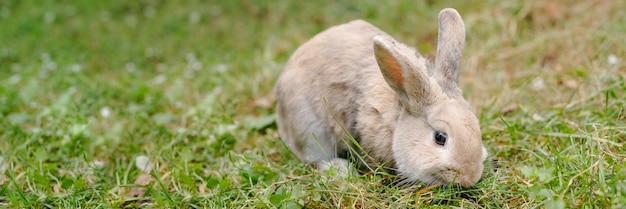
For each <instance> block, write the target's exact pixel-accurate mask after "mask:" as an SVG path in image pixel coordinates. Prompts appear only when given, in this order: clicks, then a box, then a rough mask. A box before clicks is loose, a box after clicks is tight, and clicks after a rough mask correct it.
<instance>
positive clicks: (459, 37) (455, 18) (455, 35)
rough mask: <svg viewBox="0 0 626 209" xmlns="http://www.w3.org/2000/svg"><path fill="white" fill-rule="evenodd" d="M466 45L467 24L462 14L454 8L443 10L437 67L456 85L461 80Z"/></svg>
mask: <svg viewBox="0 0 626 209" xmlns="http://www.w3.org/2000/svg"><path fill="white" fill-rule="evenodd" d="M464 47H465V24H463V19H461V15H459V13H458V12H457V11H456V10H455V9H452V8H447V9H443V10H441V12H440V13H439V37H438V41H437V57H436V58H435V68H436V69H437V70H438V71H439V72H440V73H441V74H442V75H443V77H445V78H446V80H448V82H450V83H452V84H454V85H457V83H458V81H459V68H460V64H461V55H462V54H463V48H464Z"/></svg>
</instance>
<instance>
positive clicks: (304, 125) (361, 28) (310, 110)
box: [275, 20, 397, 162]
mask: <svg viewBox="0 0 626 209" xmlns="http://www.w3.org/2000/svg"><path fill="white" fill-rule="evenodd" d="M376 35H386V33H384V32H383V31H381V30H379V29H378V28H376V27H374V26H373V25H371V24H369V23H367V22H365V21H362V20H355V21H351V22H348V23H346V24H342V25H338V26H334V27H331V28H329V29H327V30H325V31H323V32H321V33H319V34H318V35H316V36H315V37H313V38H312V39H310V40H309V41H307V42H306V43H304V44H303V45H302V46H300V47H299V48H298V49H297V50H296V51H295V52H294V54H293V55H292V57H291V58H290V59H289V61H288V62H287V64H286V66H285V68H284V70H283V73H282V74H281V76H280V77H279V79H278V81H277V84H276V86H275V93H276V95H277V116H278V117H277V120H278V129H279V130H278V131H279V133H280V136H281V138H282V140H283V141H284V142H285V143H286V144H287V146H289V148H290V149H291V150H292V151H293V152H294V153H295V154H296V155H297V156H298V157H299V158H300V159H301V160H303V161H305V162H319V161H323V160H330V159H333V158H336V157H339V156H341V155H343V154H344V153H345V152H346V151H347V149H348V144H350V143H346V141H345V139H346V134H345V131H348V132H349V133H350V134H351V135H352V136H353V137H354V138H355V139H357V140H358V139H360V138H361V135H362V134H371V133H367V131H365V132H363V131H361V130H364V129H369V130H371V131H372V132H375V133H376V134H382V135H387V137H385V138H390V137H391V134H392V133H391V132H392V130H393V127H392V125H390V124H392V123H391V122H388V123H385V122H383V121H382V120H389V121H391V120H393V117H394V116H393V115H384V113H385V112H390V111H386V109H392V108H396V107H395V106H396V105H395V103H394V102H393V101H397V99H394V97H395V93H394V92H393V91H392V90H391V89H390V88H389V86H388V85H387V84H386V83H385V81H384V78H383V77H382V75H381V74H380V70H379V68H378V66H377V64H376V59H375V57H374V49H373V47H372V38H373V37H374V36H376ZM364 109H365V110H364ZM371 112H374V113H378V114H371ZM370 121H371V123H370ZM373 121H378V122H373ZM386 124H388V125H386ZM372 126H374V127H372ZM344 128H345V130H344ZM368 138H370V137H368ZM373 138H375V137H373ZM379 139H384V138H379ZM372 143H374V144H372ZM390 143H391V140H376V141H374V142H371V143H366V144H361V145H362V146H364V147H365V148H367V147H368V146H372V147H374V146H375V147H387V148H389V150H384V151H380V152H378V153H379V154H377V153H369V154H370V155H372V154H373V155H381V156H374V157H379V158H382V159H391V158H393V156H392V154H391V150H390V147H391V144H390Z"/></svg>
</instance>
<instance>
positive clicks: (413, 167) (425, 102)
mask: <svg viewBox="0 0 626 209" xmlns="http://www.w3.org/2000/svg"><path fill="white" fill-rule="evenodd" d="M373 42H374V52H375V57H376V61H377V63H378V66H379V68H380V70H381V72H382V74H383V77H384V78H385V81H386V82H387V83H388V84H389V86H390V87H391V88H392V89H393V90H394V91H395V92H396V93H397V95H398V98H399V104H400V106H401V107H402V108H400V109H401V110H400V113H399V115H398V120H397V124H396V126H395V130H394V132H393V139H392V141H393V142H392V151H393V155H394V160H395V163H396V167H397V171H398V173H399V174H401V175H403V176H405V177H407V179H406V180H408V181H409V182H414V181H421V182H425V183H430V184H437V183H441V184H444V185H445V184H450V183H454V184H455V185H460V186H462V187H469V186H472V185H474V184H476V183H477V182H478V180H479V179H480V177H481V175H482V172H483V168H484V166H483V162H484V161H485V159H486V157H487V151H486V149H485V148H484V146H483V144H482V136H481V132H480V126H479V122H478V119H477V118H476V116H475V115H474V113H473V112H472V110H471V108H470V106H469V105H468V103H467V102H466V101H465V99H464V98H463V95H462V91H461V90H460V89H459V87H458V85H457V82H458V77H459V67H460V59H461V54H462V51H463V48H464V44H465V26H464V24H463V20H462V19H461V16H460V15H459V14H458V13H457V12H456V10H454V9H444V10H442V11H441V12H440V13H439V37H438V43H437V57H436V58H435V62H434V63H432V62H430V61H429V60H427V59H425V58H423V57H421V56H419V54H417V53H416V52H415V50H413V49H410V48H408V47H406V46H405V45H402V44H400V43H398V42H397V41H395V40H393V39H392V38H391V37H389V36H387V35H378V36H375V37H374V38H373Z"/></svg>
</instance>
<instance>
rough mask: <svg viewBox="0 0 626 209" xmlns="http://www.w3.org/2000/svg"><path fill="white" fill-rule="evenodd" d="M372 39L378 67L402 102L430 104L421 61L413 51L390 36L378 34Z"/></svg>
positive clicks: (427, 78)
mask: <svg viewBox="0 0 626 209" xmlns="http://www.w3.org/2000/svg"><path fill="white" fill-rule="evenodd" d="M372 40H373V41H374V54H375V56H376V61H377V63H378V67H379V68H380V71H381V72H382V74H383V77H384V78H385V81H387V83H388V84H389V86H390V87H391V88H392V89H393V90H394V91H396V92H397V93H398V94H399V95H400V97H401V99H402V100H403V102H409V103H408V104H410V103H414V102H420V103H426V104H428V103H430V101H432V100H431V99H430V98H431V95H432V93H431V91H432V90H431V87H430V86H431V85H430V77H429V76H428V74H427V69H426V65H425V60H424V59H418V57H417V56H416V55H415V52H414V51H413V50H411V49H409V48H408V47H406V46H404V45H403V44H400V43H398V42H396V41H395V40H393V39H392V38H391V37H388V36H383V35H378V36H375V37H374V38H373V39H372ZM405 104H407V103H405ZM408 104H407V105H408ZM411 106H413V105H411Z"/></svg>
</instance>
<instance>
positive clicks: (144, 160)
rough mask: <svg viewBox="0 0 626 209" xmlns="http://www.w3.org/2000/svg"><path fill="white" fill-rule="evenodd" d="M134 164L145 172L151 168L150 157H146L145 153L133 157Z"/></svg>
mask: <svg viewBox="0 0 626 209" xmlns="http://www.w3.org/2000/svg"><path fill="white" fill-rule="evenodd" d="M135 166H137V168H139V170H142V171H143V172H146V173H148V172H150V170H152V163H151V162H150V158H148V156H145V155H139V156H137V157H135Z"/></svg>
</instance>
